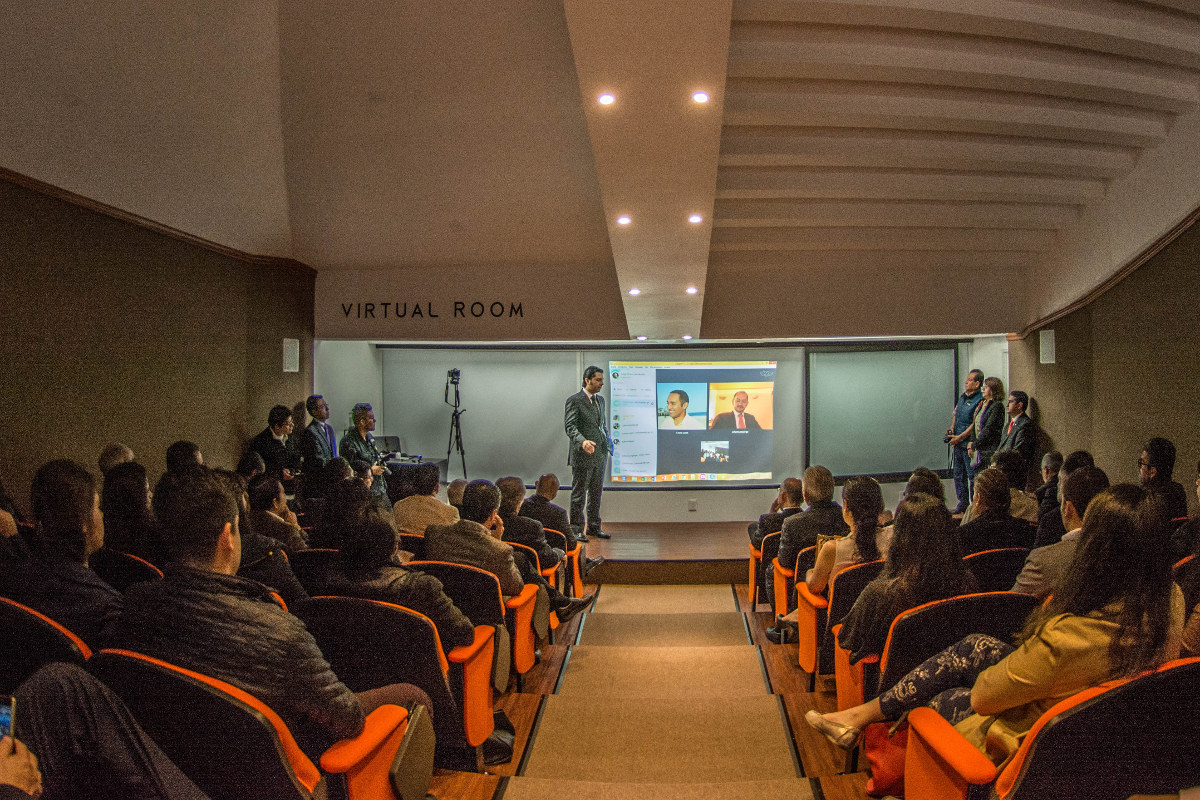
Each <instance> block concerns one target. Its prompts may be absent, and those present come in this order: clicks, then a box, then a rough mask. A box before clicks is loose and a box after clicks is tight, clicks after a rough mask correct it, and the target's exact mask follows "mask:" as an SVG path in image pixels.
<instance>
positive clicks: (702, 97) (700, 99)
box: [692, 92, 708, 103]
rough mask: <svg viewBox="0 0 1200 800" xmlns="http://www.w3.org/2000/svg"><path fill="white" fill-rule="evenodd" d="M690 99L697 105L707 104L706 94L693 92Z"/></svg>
mask: <svg viewBox="0 0 1200 800" xmlns="http://www.w3.org/2000/svg"><path fill="white" fill-rule="evenodd" d="M692 99H693V100H695V101H696V102H697V103H707V102H708V92H694V93H693V94H692Z"/></svg>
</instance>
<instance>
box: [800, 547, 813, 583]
mask: <svg viewBox="0 0 1200 800" xmlns="http://www.w3.org/2000/svg"><path fill="white" fill-rule="evenodd" d="M816 565H817V546H816V545H815V544H813V545H809V546H808V547H806V548H804V549H803V550H801V551H800V552H799V553H797V554H796V580H798V581H802V580H804V576H805V575H806V574H808V571H809V570H810V569H812V568H813V567H815V566H816Z"/></svg>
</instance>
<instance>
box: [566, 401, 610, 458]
mask: <svg viewBox="0 0 1200 800" xmlns="http://www.w3.org/2000/svg"><path fill="white" fill-rule="evenodd" d="M563 427H564V428H565V429H566V432H567V438H568V439H570V440H571V443H570V450H569V451H568V452H567V463H568V464H572V465H573V464H585V463H587V462H589V461H594V462H598V463H600V464H603V463H604V460H605V459H606V458H608V454H609V453H610V452H612V439H611V438H609V435H608V422H607V419H606V415H605V412H604V398H603V397H601V396H600V395H596V402H595V404H593V403H592V401H591V400H589V399H588V396H587V392H585V391H583V390H582V389H580V390H579V391H578V392H576V393H575V394H573V395H571V396H570V397H568V398H567V405H566V409H565V410H564V413H563ZM585 441H592V442H595V443H596V451H595V452H594V453H588V452H585V451H584V449H583V443H584V442H585Z"/></svg>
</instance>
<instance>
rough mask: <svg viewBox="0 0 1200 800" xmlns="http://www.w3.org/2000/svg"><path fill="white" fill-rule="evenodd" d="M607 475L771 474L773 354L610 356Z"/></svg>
mask: <svg viewBox="0 0 1200 800" xmlns="http://www.w3.org/2000/svg"><path fill="white" fill-rule="evenodd" d="M608 370H609V371H608V374H609V400H610V407H611V418H610V420H609V423H610V425H611V429H612V437H613V460H612V480H613V481H614V482H618V483H621V482H626V483H664V482H665V483H670V482H674V481H722V480H727V481H728V480H770V479H771V478H772V475H771V455H772V437H773V429H774V410H775V409H774V404H775V362H774V361H729V362H721V361H714V362H709V363H702V362H687V363H659V362H625V363H620V362H615V361H613V362H609V366H608Z"/></svg>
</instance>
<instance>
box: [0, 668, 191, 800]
mask: <svg viewBox="0 0 1200 800" xmlns="http://www.w3.org/2000/svg"><path fill="white" fill-rule="evenodd" d="M13 696H14V698H16V706H17V708H18V709H19V710H18V712H17V714H18V717H19V720H20V721H19V723H18V727H19V729H20V736H21V740H17V739H14V738H11V737H8V736H5V737H4V738H3V740H0V798H3V800H19V799H21V798H23V799H24V800H29V798H30V797H39V796H43V792H44V796H45V797H46V798H48V800H84V799H85V798H87V799H88V800H90V799H91V798H139V800H141V799H142V798H144V799H145V800H208V798H207V796H206V795H205V794H204V793H203V792H202V791H200V789H198V788H197V787H196V785H195V784H193V783H192V782H191V780H189V779H188V778H187V776H185V775H184V774H183V773H182V772H181V771H180V770H179V768H178V767H176V766H175V764H174V763H173V762H172V761H171V760H170V759H168V758H167V756H166V755H165V754H164V753H163V752H162V751H161V750H160V749H159V748H158V745H157V744H155V742H154V740H153V739H151V738H150V737H149V736H148V735H147V734H146V732H145V731H144V730H142V728H141V726H140V725H138V723H137V720H135V719H134V718H133V716H132V715H131V714H130V713H129V709H128V708H127V707H126V706H125V704H124V703H123V702H122V701H121V698H119V697H117V695H116V694H114V693H113V692H112V691H111V690H110V689H109V688H108V687H107V686H105V685H104V684H103V683H101V682H100V681H98V680H96V679H95V678H94V677H92V676H91V675H90V674H89V673H88V672H87V671H86V670H84V669H82V668H80V667H77V666H75V665H74V664H59V663H52V664H47V665H46V666H44V667H42V668H41V669H39V670H38V671H37V672H35V673H34V674H33V675H31V676H30V677H29V678H27V679H26V680H25V682H24V683H22V684H21V685H20V687H18V688H17V690H16V692H14V693H13ZM22 740H23V741H22ZM26 743H27V744H28V747H26ZM8 787H16V788H17V789H20V791H19V792H14V791H10V790H9V788H8Z"/></svg>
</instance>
